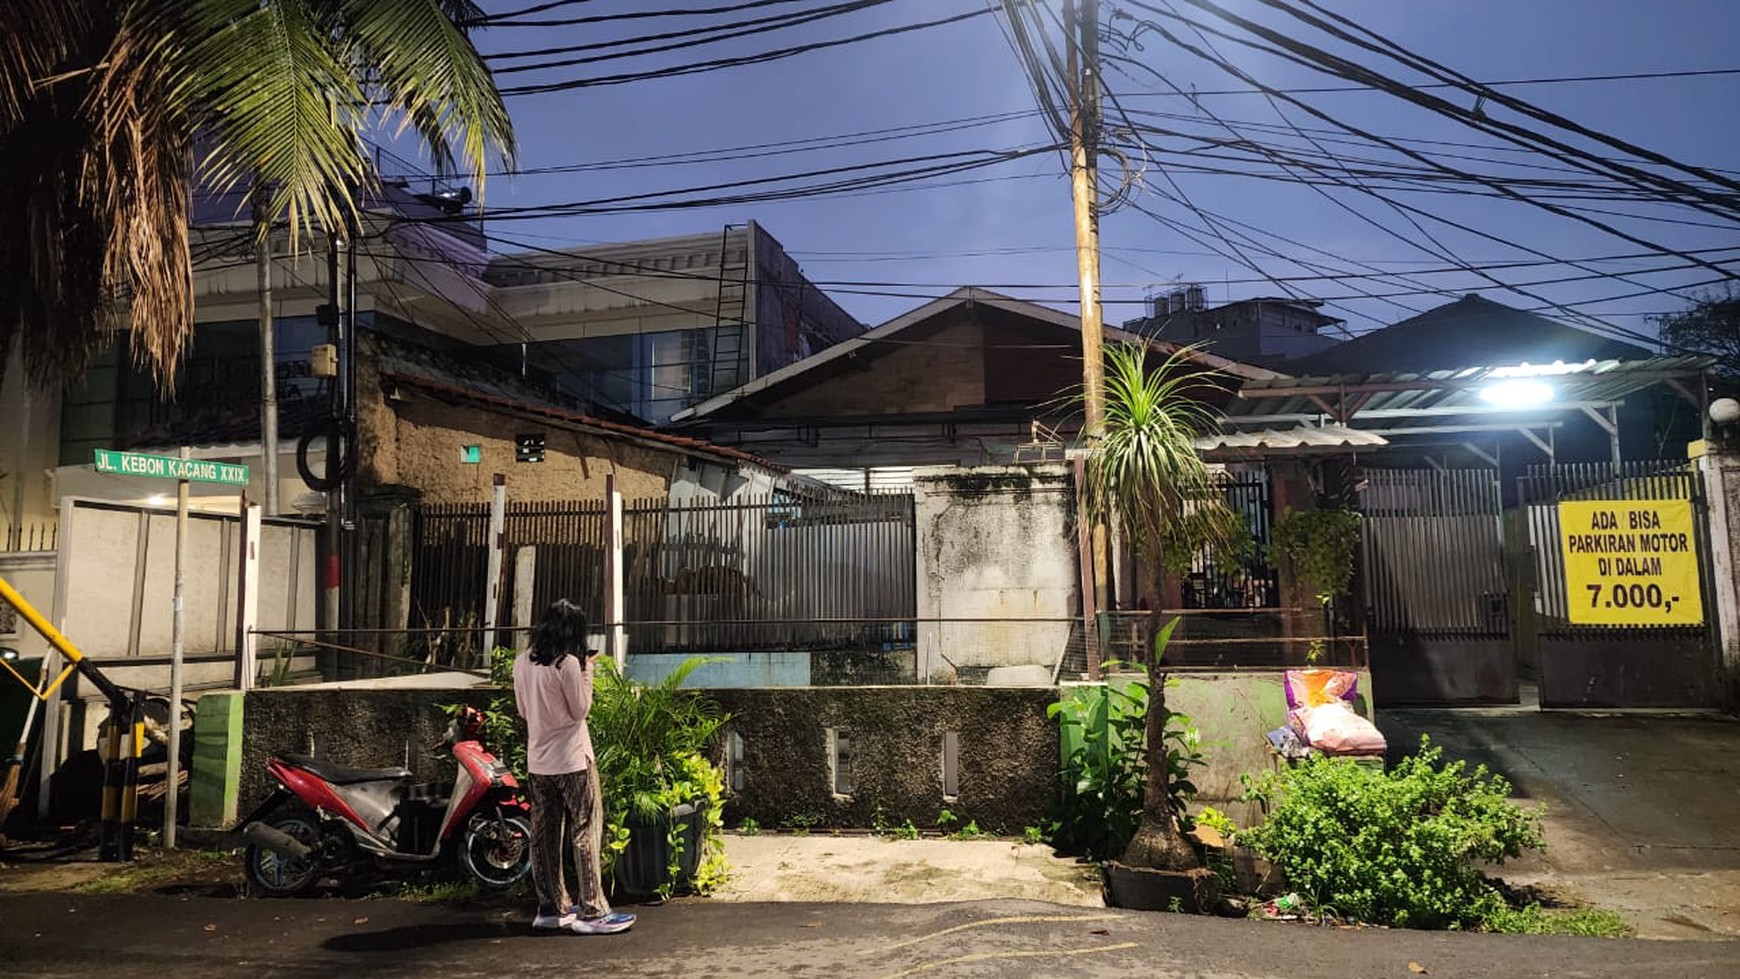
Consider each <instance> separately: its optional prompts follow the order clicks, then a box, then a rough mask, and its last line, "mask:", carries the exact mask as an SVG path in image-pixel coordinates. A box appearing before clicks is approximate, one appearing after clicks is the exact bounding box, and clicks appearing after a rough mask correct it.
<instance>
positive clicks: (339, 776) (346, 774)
mask: <svg viewBox="0 0 1740 979" xmlns="http://www.w3.org/2000/svg"><path fill="white" fill-rule="evenodd" d="M278 757H279V758H282V759H284V760H285V761H286V762H288V763H289V764H292V765H295V766H296V767H297V768H301V769H306V770H307V771H309V772H312V773H314V774H315V775H317V776H319V777H320V778H323V779H325V780H326V781H328V782H331V783H332V784H334V785H355V784H356V783H358V782H387V781H393V780H395V779H402V778H410V777H411V772H410V770H409V769H406V768H402V767H401V768H352V767H351V766H349V765H337V764H334V763H332V762H329V761H321V760H320V759H318V758H311V757H309V756H308V755H291V754H281V755H279V756H278Z"/></svg>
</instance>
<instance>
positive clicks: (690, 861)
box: [616, 803, 701, 897]
mask: <svg viewBox="0 0 1740 979" xmlns="http://www.w3.org/2000/svg"><path fill="white" fill-rule="evenodd" d="M673 824H674V825H678V826H681V827H682V834H683V835H682V840H683V853H682V856H681V858H680V860H679V868H678V874H677V879H676V880H674V881H673V880H671V869H670V868H671V844H670V839H669V836H670V830H671V826H672V825H673ZM700 866H701V818H700V811H699V810H698V809H696V808H695V807H694V806H693V805H690V804H688V803H684V804H683V805H680V806H677V807H676V808H674V809H672V810H671V814H670V816H669V817H667V818H665V819H660V820H654V821H653V822H650V823H647V822H640V821H638V820H635V819H630V820H629V822H628V848H627V849H625V850H623V851H622V852H621V853H620V854H618V855H617V857H616V886H617V887H619V888H621V890H622V891H623V893H625V894H628V895H631V896H633V897H651V896H653V895H655V894H657V893H658V892H659V889H660V888H662V887H664V886H665V885H666V884H671V885H672V888H671V889H672V890H673V891H678V890H682V889H683V888H684V887H686V886H687V885H688V884H689V883H690V882H692V881H693V880H694V879H695V871H696V870H697V869H699V868H700Z"/></svg>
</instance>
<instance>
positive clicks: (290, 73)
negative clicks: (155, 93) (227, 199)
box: [153, 0, 371, 240]
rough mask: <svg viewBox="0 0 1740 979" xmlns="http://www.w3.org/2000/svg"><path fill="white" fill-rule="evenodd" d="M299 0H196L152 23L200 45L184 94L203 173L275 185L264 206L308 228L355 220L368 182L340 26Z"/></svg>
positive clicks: (354, 85)
mask: <svg viewBox="0 0 1740 979" xmlns="http://www.w3.org/2000/svg"><path fill="white" fill-rule="evenodd" d="M319 13H320V12H319V11H317V10H315V9H312V6H311V5H310V4H308V3H305V2H303V0H189V2H186V3H183V4H180V5H174V6H162V7H158V8H156V11H155V13H154V23H153V26H154V27H155V28H156V29H157V30H158V31H159V32H161V33H163V34H165V35H170V36H184V37H187V38H191V39H192V42H191V43H190V44H189V45H188V46H187V47H186V48H185V49H184V50H183V51H182V52H181V53H180V56H179V57H178V59H177V61H178V63H179V69H180V71H181V72H182V75H183V85H182V86H181V87H180V88H179V89H178V94H179V95H180V97H181V98H182V99H183V100H185V102H186V104H187V105H188V108H189V111H190V112H192V113H194V114H195V118H196V120H197V122H198V124H199V125H200V127H201V129H202V131H203V133H204V134H205V141H206V142H207V144H208V145H209V147H210V148H209V150H208V152H207V153H206V156H205V158H204V160H202V161H201V164H200V167H201V174H200V176H201V178H202V181H203V182H204V183H206V184H207V185H208V186H210V187H211V188H212V189H213V190H215V191H218V192H220V193H221V192H227V191H230V190H233V189H235V188H236V187H238V186H240V185H242V184H243V183H244V182H258V183H259V184H262V185H264V186H266V187H269V188H271V191H270V197H269V203H268V205H267V206H268V213H271V214H282V215H285V216H286V217H287V218H288V220H289V223H290V232H291V237H292V239H293V240H295V239H298V238H299V237H300V235H301V233H302V232H303V230H304V229H305V228H308V227H309V226H310V225H312V224H318V225H319V226H321V227H324V228H327V229H342V228H347V227H349V226H350V224H351V222H352V220H353V219H354V218H355V216H356V202H357V190H358V189H360V188H362V187H363V186H364V185H365V182H366V181H368V180H369V179H371V171H370V167H369V162H368V153H367V151H366V147H365V146H364V144H363V139H362V129H363V125H364V122H365V120H366V110H365V106H364V102H365V96H364V93H363V90H362V85H361V83H360V81H359V80H358V79H357V77H356V74H355V71H354V70H353V69H354V66H353V65H351V64H350V63H347V62H346V61H345V60H343V58H342V57H341V56H340V51H339V50H338V49H337V44H336V42H335V41H334V39H333V38H334V34H333V32H334V31H336V30H337V27H336V25H333V24H331V23H327V22H325V19H324V18H322V17H320V16H319Z"/></svg>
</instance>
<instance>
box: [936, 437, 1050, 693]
mask: <svg viewBox="0 0 1740 979" xmlns="http://www.w3.org/2000/svg"><path fill="white" fill-rule="evenodd" d="M1069 486H1070V475H1069V471H1068V469H1066V468H1065V467H1063V466H1057V465H1048V466H980V467H973V468H964V467H936V468H923V469H918V470H916V471H914V473H913V493H914V496H915V504H916V509H917V517H918V617H919V619H920V620H921V621H920V622H919V626H918V639H919V641H918V661H919V670H920V674H921V675H922V676H935V675H936V674H937V673H938V672H944V671H946V670H947V669H948V666H949V664H953V665H955V666H964V667H995V666H1021V665H1029V664H1038V665H1043V666H1045V667H1047V668H1048V669H1049V668H1051V667H1052V666H1054V665H1055V664H1056V662H1057V660H1058V657H1059V656H1061V655H1062V654H1063V652H1064V650H1065V647H1066V646H1067V644H1068V641H1069V635H1070V628H1071V623H1070V622H1069V621H1067V620H1069V619H1070V618H1071V617H1073V616H1078V615H1079V614H1080V608H1079V601H1078V598H1077V580H1078V576H1077V569H1076V557H1075V537H1074V535H1073V534H1072V533H1071V531H1070V505H1071V504H1070V500H1071V496H1070V493H1069ZM1021 618H1050V619H1057V620H1059V621H1055V622H1009V621H983V622H966V621H953V622H940V623H939V622H924V621H923V620H925V619H945V620H946V619H956V620H961V619H986V620H1000V619H1005V620H1006V619H1021Z"/></svg>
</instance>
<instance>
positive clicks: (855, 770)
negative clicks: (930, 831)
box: [709, 687, 1057, 833]
mask: <svg viewBox="0 0 1740 979" xmlns="http://www.w3.org/2000/svg"><path fill="white" fill-rule="evenodd" d="M709 692H710V693H711V694H712V696H714V697H716V698H717V699H718V700H719V701H720V703H721V704H722V705H723V706H724V707H725V709H726V710H727V711H729V712H730V714H731V721H730V723H729V725H728V730H729V731H730V732H731V733H734V734H737V735H738V736H740V737H741V738H742V739H743V748H742V752H743V755H742V762H741V775H740V776H738V775H736V774H735V773H733V774H732V782H733V783H735V784H737V785H738V787H737V788H735V789H733V790H732V792H731V796H730V804H729V806H728V807H727V810H726V812H727V818H728V819H730V820H731V821H733V822H735V821H737V820H741V819H743V818H746V817H747V818H753V819H755V820H756V821H757V822H759V823H761V824H762V825H764V826H778V825H801V824H803V823H805V822H810V821H814V823H815V825H819V826H824V827H826V826H847V827H870V826H873V825H874V824H875V822H876V820H877V818H878V813H879V812H880V817H881V819H882V820H883V822H884V823H885V824H891V825H899V824H901V823H902V822H904V821H906V820H909V819H910V820H911V821H912V823H913V825H915V826H920V827H930V826H934V825H935V824H936V817H937V813H938V812H939V811H940V810H942V809H943V808H945V807H946V808H948V809H950V810H952V811H954V812H955V813H956V814H957V815H959V816H960V817H961V821H962V822H963V823H964V822H965V821H966V820H968V819H972V820H977V821H978V823H979V826H980V827H981V828H983V829H993V828H994V829H997V830H1001V831H1004V832H1013V833H1019V832H1020V831H1021V830H1022V828H1023V827H1026V826H1037V825H1040V824H1041V821H1042V820H1043V819H1044V818H1045V816H1046V814H1047V813H1048V812H1049V811H1050V810H1051V808H1052V806H1053V804H1054V801H1055V799H1056V796H1057V792H1056V787H1057V775H1056V772H1057V726H1056V724H1055V723H1054V722H1052V721H1051V719H1050V718H1048V717H1046V716H1045V708H1046V706H1047V705H1049V704H1050V703H1051V702H1052V700H1053V699H1054V697H1055V691H1053V690H1050V689H1015V688H990V687H928V688H927V687H838V688H792V689H783V690H714V691H709ZM830 728H833V729H836V730H838V731H844V732H845V735H846V738H847V740H848V743H849V746H850V761H849V768H850V778H851V787H852V792H851V794H850V795H849V796H841V795H838V794H836V793H835V792H834V791H833V783H832V781H831V778H830V759H829V748H828V745H829V738H828V729H830ZM950 731H953V732H956V733H957V736H958V738H959V786H958V788H959V792H958V794H957V795H956V796H955V797H954V798H953V799H948V798H945V797H944V795H943V763H942V755H943V737H944V734H945V733H946V732H950ZM739 777H740V779H741V781H740V783H739V782H738V778H739Z"/></svg>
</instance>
